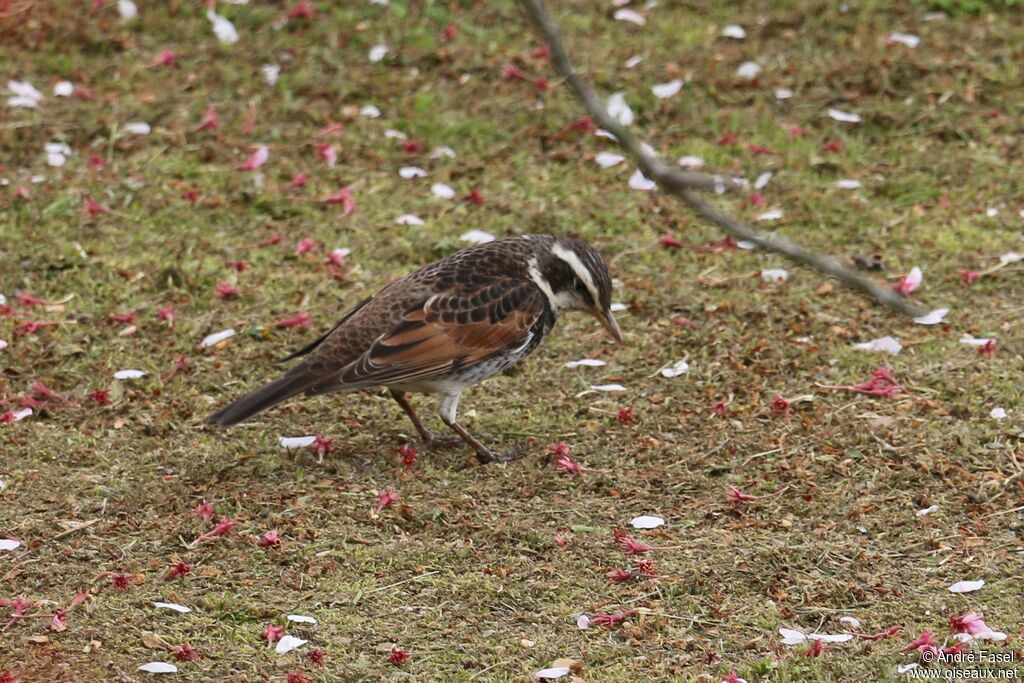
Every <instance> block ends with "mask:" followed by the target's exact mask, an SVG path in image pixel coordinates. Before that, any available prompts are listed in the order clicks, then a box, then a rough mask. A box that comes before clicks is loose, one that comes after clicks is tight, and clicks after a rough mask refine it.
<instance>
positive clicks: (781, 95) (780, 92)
mask: <svg viewBox="0 0 1024 683" xmlns="http://www.w3.org/2000/svg"><path fill="white" fill-rule="evenodd" d="M792 97H793V91H792V90H790V89H789V88H776V89H775V99H777V100H788V99H790V98H792Z"/></svg>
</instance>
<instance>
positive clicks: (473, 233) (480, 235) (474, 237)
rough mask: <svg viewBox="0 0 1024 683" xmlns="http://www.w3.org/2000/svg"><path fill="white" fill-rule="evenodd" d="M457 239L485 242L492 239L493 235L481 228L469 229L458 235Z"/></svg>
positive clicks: (476, 242)
mask: <svg viewBox="0 0 1024 683" xmlns="http://www.w3.org/2000/svg"><path fill="white" fill-rule="evenodd" d="M459 239H460V240H462V241H463V242H469V243H470V244H487V243H488V242H493V241H494V235H492V234H491V233H489V232H485V231H483V230H470V231H469V232H464V233H462V234H461V235H459Z"/></svg>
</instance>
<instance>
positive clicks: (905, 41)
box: [885, 33, 921, 50]
mask: <svg viewBox="0 0 1024 683" xmlns="http://www.w3.org/2000/svg"><path fill="white" fill-rule="evenodd" d="M885 40H886V42H887V43H899V44H900V45H906V46H907V47H909V48H910V49H911V50H913V49H914V48H916V47H917V46H918V45H920V44H921V39H920V38H918V37H917V36H915V35H914V34H912V33H890V34H889V37H888V38H886V39H885Z"/></svg>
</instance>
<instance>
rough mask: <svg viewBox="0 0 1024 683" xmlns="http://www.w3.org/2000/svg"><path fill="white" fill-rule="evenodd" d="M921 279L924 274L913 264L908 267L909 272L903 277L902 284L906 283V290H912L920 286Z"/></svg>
mask: <svg viewBox="0 0 1024 683" xmlns="http://www.w3.org/2000/svg"><path fill="white" fill-rule="evenodd" d="M923 280H924V275H923V274H922V273H921V269H920V268H918V267H917V266H914V267H913V268H911V269H910V272H909V273H907V276H906V278H905V279H904V284H905V285H906V288H907V291H909V292H913V291H914V290H915V289H917V288H918V287H920V286H921V282H922V281H923Z"/></svg>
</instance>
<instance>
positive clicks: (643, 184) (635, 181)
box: [629, 169, 658, 192]
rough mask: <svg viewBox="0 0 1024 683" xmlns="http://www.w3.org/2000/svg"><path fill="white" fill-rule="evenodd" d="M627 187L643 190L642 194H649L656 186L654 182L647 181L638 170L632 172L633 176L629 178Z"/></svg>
mask: <svg viewBox="0 0 1024 683" xmlns="http://www.w3.org/2000/svg"><path fill="white" fill-rule="evenodd" d="M629 186H630V187H631V188H633V189H634V190H643V191H644V192H650V191H651V190H653V189H654V188H656V187H657V186H658V184H657V183H656V182H654V181H653V180H651V179H649V178H648V177H647V176H645V175H644V174H643V173H641V172H640V169H637V170H636V171H634V172H633V175H631V176H630V177H629Z"/></svg>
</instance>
